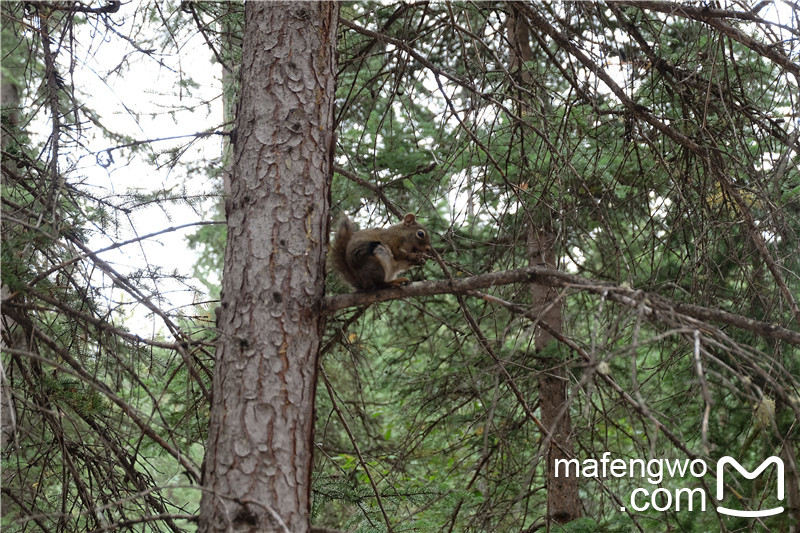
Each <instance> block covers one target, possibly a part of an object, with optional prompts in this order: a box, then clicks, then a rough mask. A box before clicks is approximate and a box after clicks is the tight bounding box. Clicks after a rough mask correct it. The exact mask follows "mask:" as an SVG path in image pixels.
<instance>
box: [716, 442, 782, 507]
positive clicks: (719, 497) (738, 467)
mask: <svg viewBox="0 0 800 533" xmlns="http://www.w3.org/2000/svg"><path fill="white" fill-rule="evenodd" d="M772 463H775V468H776V470H777V478H778V499H779V500H783V461H782V460H781V458H780V457H775V456H774V455H773V456H772V457H769V458H768V459H767V460H766V461H764V462H763V463H761V466H759V467H758V468H756V469H755V470H754V471H753V472H752V473H750V472H748V471H747V470H745V468H744V467H743V466H742V465H740V464H739V463H738V461H736V459H734V458H733V457H730V456H727V455H726V456H725V457H722V458H721V459H720V460H719V461H717V500H719V501H722V474H723V468H724V467H725V465H727V464H730V465H733V468H735V469H736V471H737V472H739V473H740V474H741V475H743V476H744V477H746V478H747V479H753V478H755V477H756V476H758V475H759V474H760V473H761V472H763V471H764V470H766V469H767V467H768V466H769V465H771V464H772ZM717 512H719V513H721V514H727V515H731V516H743V517H746V518H752V517H761V516H772V515H775V514H778V513H782V512H783V507H775V508H774V509H762V510H760V511H738V510H736V509H728V508H726V507H721V506H720V507H717Z"/></svg>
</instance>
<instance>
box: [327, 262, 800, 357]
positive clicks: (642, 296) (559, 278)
mask: <svg viewBox="0 0 800 533" xmlns="http://www.w3.org/2000/svg"><path fill="white" fill-rule="evenodd" d="M511 283H540V284H542V285H547V286H550V287H559V288H566V289H576V290H580V291H587V292H591V293H594V294H599V295H601V296H603V297H604V298H606V299H608V300H611V301H613V302H616V303H619V304H622V305H624V306H627V307H631V308H641V309H642V311H643V312H645V313H647V314H650V315H652V316H653V317H655V319H656V320H658V316H659V315H660V314H662V313H665V312H668V313H671V314H672V315H673V316H674V315H675V314H681V315H684V316H687V317H691V318H693V319H696V320H703V321H707V322H717V323H720V324H724V325H728V326H733V327H736V328H740V329H744V330H746V331H750V332H751V333H755V334H756V335H760V336H762V337H767V338H771V339H776V340H782V341H786V342H788V343H790V344H793V345H796V346H800V333H798V332H796V331H793V330H791V329H788V328H784V327H782V326H779V325H777V324H772V323H769V322H760V321H758V320H753V319H751V318H747V317H745V316H742V315H737V314H735V313H731V312H728V311H723V310H722V309H713V308H709V307H702V306H699V305H693V304H688V303H684V302H679V301H676V300H672V299H669V298H665V297H663V296H659V295H657V294H655V293H649V292H644V291H641V290H636V289H632V288H630V287H625V286H621V285H614V284H609V283H607V282H604V281H599V280H594V279H589V278H584V277H581V276H577V275H575V274H568V273H566V272H561V271H559V270H553V269H549V268H545V267H527V268H519V269H516V270H503V271H500V272H491V273H489V274H480V275H477V276H470V277H467V278H461V279H452V280H449V279H446V280H426V281H418V282H415V283H411V284H410V285H407V286H405V287H394V288H391V289H383V290H380V291H374V292H355V293H349V294H335V295H329V296H326V297H325V298H323V300H322V302H321V313H322V314H323V315H326V316H327V315H331V314H333V313H335V312H336V311H338V310H340V309H344V308H347V307H355V306H369V305H372V304H374V303H378V302H386V301H389V300H399V299H401V298H413V297H420V296H433V295H436V294H469V293H470V292H471V291H475V290H480V289H487V288H489V287H496V286H500V285H509V284H511Z"/></svg>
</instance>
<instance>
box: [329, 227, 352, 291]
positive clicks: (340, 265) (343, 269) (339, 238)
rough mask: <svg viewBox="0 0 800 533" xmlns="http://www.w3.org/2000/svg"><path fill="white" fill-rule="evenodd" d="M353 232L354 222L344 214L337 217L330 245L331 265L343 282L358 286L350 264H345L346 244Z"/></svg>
mask: <svg viewBox="0 0 800 533" xmlns="http://www.w3.org/2000/svg"><path fill="white" fill-rule="evenodd" d="M355 232H356V226H355V224H353V222H352V221H351V220H350V219H349V218H348V217H347V216H346V215H345V216H343V217H342V218H341V219H339V223H338V225H337V227H336V235H335V236H334V238H333V244H332V245H331V266H332V267H333V268H334V270H336V271H337V272H338V273H339V275H340V276H341V278H342V279H343V280H344V281H345V282H347V283H348V284H350V285H352V286H353V287H356V286H358V280H357V279H356V278H355V276H354V275H353V271H352V269H351V268H350V265H348V264H347V245H348V244H349V243H350V239H351V238H353V234H354V233H355Z"/></svg>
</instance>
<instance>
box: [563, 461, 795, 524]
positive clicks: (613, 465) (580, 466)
mask: <svg viewBox="0 0 800 533" xmlns="http://www.w3.org/2000/svg"><path fill="white" fill-rule="evenodd" d="M610 455H611V452H604V453H603V455H602V457H601V458H600V460H597V459H585V460H584V461H583V462H582V463H581V462H579V461H578V460H577V459H556V465H555V475H556V477H572V476H578V477H584V478H591V477H599V478H608V477H609V476H611V477H617V478H621V477H629V478H631V479H639V480H641V481H642V482H646V483H649V484H650V485H659V484H660V483H661V481H662V480H663V479H664V476H665V474H666V475H668V476H669V477H672V478H676V477H677V478H685V477H686V476H692V477H695V478H702V477H703V476H705V475H706V474H707V473H708V465H707V464H706V462H705V461H704V460H702V459H694V460H692V461H689V459H684V460H683V461H680V460H677V459H675V460H672V461H670V460H668V459H650V460H649V461H646V462H645V460H644V459H628V460H625V459H610V458H609V456H610ZM770 465H775V469H774V470H772V471H770V472H774V476H773V477H774V479H775V480H776V482H777V488H778V490H777V498H778V500H779V501H783V497H784V466H783V460H782V459H781V458H780V457H775V456H772V457H769V458H767V459H766V460H765V461H764V462H763V463H761V464H760V465H759V466H758V468H756V469H755V470H753V471H752V472H751V471H749V470H747V469H746V468H745V467H743V466H742V465H741V464H739V462H738V461H737V460H736V459H734V458H733V457H730V456H725V457H721V458H720V459H719V460H718V461H717V469H716V489H717V490H716V499H717V501H718V502H720V505H718V506H717V508H716V509H717V512H718V513H720V514H724V515H729V516H740V517H745V518H761V517H765V516H772V515H776V514H780V513H782V512H783V507H782V506H778V507H772V508H769V509H757V510H747V511H742V510H739V509H730V508H728V507H724V506H723V505H721V503H722V501H723V500H724V498H725V486H726V483H725V476H726V469H725V467H726V466H730V467H731V468H728V471H727V472H728V473H727V475H728V476H730V475H731V471H735V472H734V473H735V474H738V475H741V476H744V477H745V478H746V479H755V478H756V477H758V476H760V475H761V474H762V473H764V472H765V471H766V470H767V468H769V466H770ZM767 475H768V474H767ZM727 486H729V487H731V486H735V483H728V484H727ZM706 500H707V495H706V492H705V490H703V489H702V488H693V489H692V488H680V489H676V490H674V491H669V490H667V489H665V488H663V487H658V488H657V489H655V490H648V489H647V488H645V487H639V488H637V489H634V490H633V491H632V492H631V494H630V497H629V501H630V506H631V508H632V509H633V510H634V511H637V512H642V511H646V510H648V509H651V508H652V509H654V510H656V511H659V512H664V511H674V512H678V511H681V510H684V511H693V510H695V509H699V510H700V511H705V510H706ZM625 509H626V508H625V507H621V508H620V510H621V511H625Z"/></svg>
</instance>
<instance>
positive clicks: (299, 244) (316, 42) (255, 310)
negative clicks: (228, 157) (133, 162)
mask: <svg viewBox="0 0 800 533" xmlns="http://www.w3.org/2000/svg"><path fill="white" fill-rule="evenodd" d="M338 11H339V5H338V4H337V3H334V2H324V3H311V2H308V3H306V2H297V3H295V2H283V3H277V2H248V3H247V4H246V7H245V37H244V44H243V51H242V53H243V57H242V67H241V100H240V105H239V112H238V118H237V125H236V132H235V138H234V165H233V177H232V179H231V195H230V198H229V199H228V201H227V202H226V215H227V219H228V240H227V246H226V250H225V268H224V273H223V281H222V299H221V305H220V312H219V314H218V317H217V319H218V326H219V342H218V346H217V359H216V367H215V371H214V385H213V400H212V407H211V421H210V426H209V436H208V449H207V452H206V458H205V462H204V476H203V483H204V489H205V490H204V492H203V498H202V502H201V506H200V528H199V530H200V531H202V532H209V531H254V532H255V531H259V532H272V531H281V532H286V531H290V532H292V533H297V532H305V531H308V529H309V507H310V491H311V468H312V446H313V440H312V437H313V428H314V395H315V389H316V381H317V353H318V347H319V339H320V334H321V329H322V320H321V318H320V314H319V305H320V300H321V298H322V296H323V292H324V283H325V277H324V275H325V271H324V265H325V252H326V243H327V231H328V211H329V207H330V175H331V165H332V151H333V150H332V148H333V127H334V125H333V120H334V119H333V106H334V87H335V73H336V28H337V22H338Z"/></svg>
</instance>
